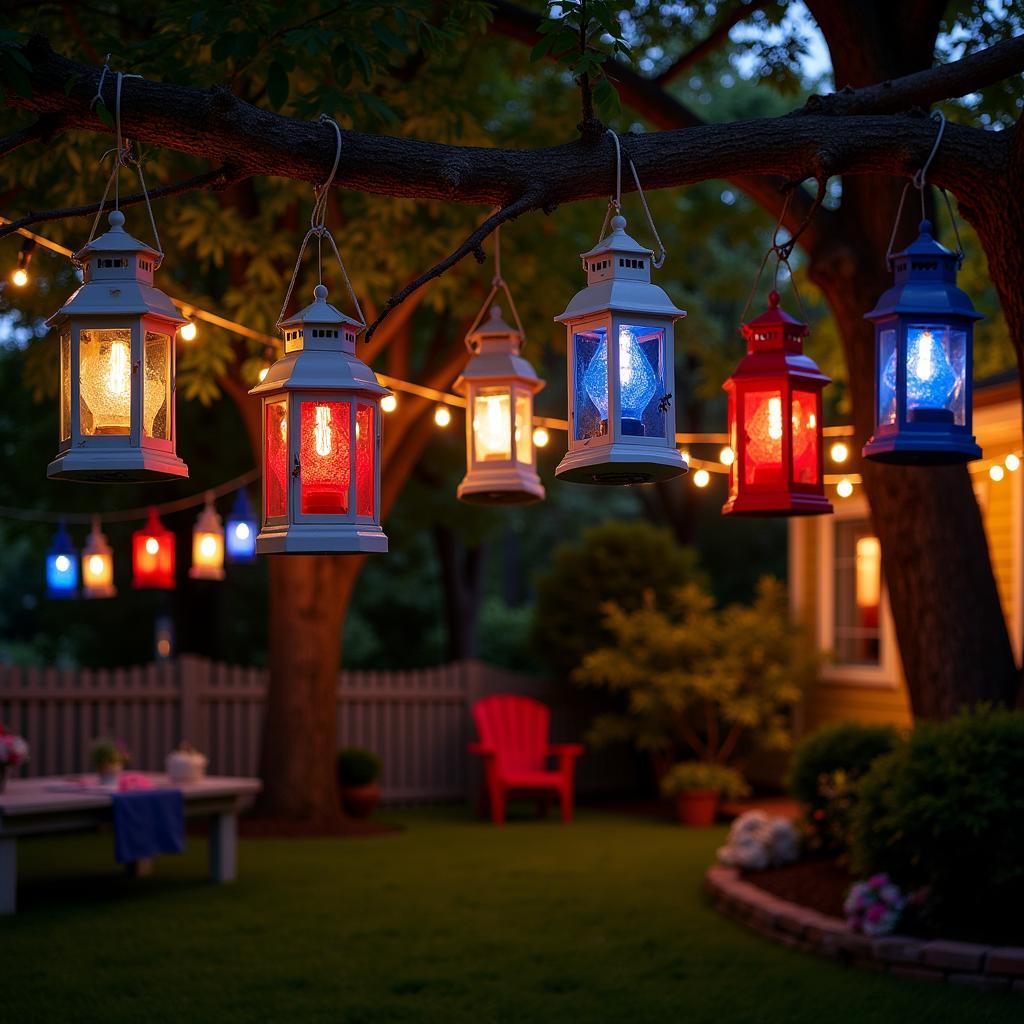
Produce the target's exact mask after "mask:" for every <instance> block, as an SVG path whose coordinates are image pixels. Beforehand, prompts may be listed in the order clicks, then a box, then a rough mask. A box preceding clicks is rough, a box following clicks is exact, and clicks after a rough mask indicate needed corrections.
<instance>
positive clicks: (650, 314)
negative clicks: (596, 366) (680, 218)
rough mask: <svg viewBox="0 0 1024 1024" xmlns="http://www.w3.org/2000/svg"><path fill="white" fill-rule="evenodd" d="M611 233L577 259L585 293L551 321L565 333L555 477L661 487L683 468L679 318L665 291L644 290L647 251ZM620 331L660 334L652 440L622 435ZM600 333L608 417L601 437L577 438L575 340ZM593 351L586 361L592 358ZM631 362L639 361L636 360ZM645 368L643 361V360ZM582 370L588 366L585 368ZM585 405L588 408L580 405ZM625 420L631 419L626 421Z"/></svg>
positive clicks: (616, 221) (618, 219)
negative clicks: (562, 441)
mask: <svg viewBox="0 0 1024 1024" xmlns="http://www.w3.org/2000/svg"><path fill="white" fill-rule="evenodd" d="M610 226H611V231H610V232H609V233H608V235H607V236H605V237H604V238H602V239H601V241H600V242H598V244H597V245H596V246H595V247H594V248H593V249H590V250H589V251H588V252H585V253H582V254H581V256H580V258H581V260H582V261H583V266H584V269H585V270H586V272H587V287H586V288H584V289H583V290H582V291H580V292H578V293H577V294H576V295H575V296H574V297H573V299H572V300H571V301H570V302H569V304H568V306H567V307H566V309H565V312H563V313H562V314H560V315H559V316H556V317H555V318H554V319H555V321H556V322H558V323H564V324H565V325H566V330H567V345H566V347H567V353H568V390H569V432H568V433H569V443H568V451H567V452H566V454H565V457H564V458H563V459H562V461H561V462H560V463H559V465H558V468H557V469H556V470H555V475H556V476H558V477H561V478H563V479H565V480H571V481H574V482H576V483H588V484H613V485H614V484H619V485H621V484H641V483H651V482H654V481H658V480H668V479H671V478H672V477H675V476H679V475H681V474H683V473H686V472H687V470H688V466H687V463H686V460H685V459H684V458H683V456H682V453H681V452H680V451H679V450H678V448H677V447H676V431H675V408H674V402H673V391H674V390H675V383H674V377H675V355H674V353H675V345H674V324H675V322H676V320H679V319H680V318H682V317H684V316H686V311H685V310H682V309H679V308H678V307H677V306H675V304H674V303H673V302H672V301H671V299H669V297H668V295H667V294H666V293H665V291H664V290H663V289H662V288H660V287H658V286H657V285H655V284H652V283H651V264H652V262H654V261H653V256H654V251H653V250H652V249H648V248H646V247H645V246H642V245H640V244H639V243H638V242H636V241H635V240H634V239H632V238H630V236H629V235H628V234H626V231H625V228H626V219H625V217H623V216H622V215H621V214H618V213H616V215H615V216H614V217H612V218H611V224H610ZM624 328H642V329H649V330H651V331H660V332H661V336H660V339H659V341H658V346H659V361H660V368H657V369H656V368H654V367H653V366H652V367H651V369H652V371H654V372H655V375H656V380H657V383H658V384H659V386H660V387H661V388H662V389H663V390H662V394H661V395H656V396H655V398H652V399H650V400H648V402H647V405H646V406H645V410H646V409H649V408H650V404H651V402H653V401H655V400H657V401H658V403H659V410H660V412H661V413H662V417H663V427H662V430H661V432H660V433H658V434H647V433H633V432H628V431H625V430H624V429H623V416H622V387H621V381H620V374H621V361H620V360H621V353H620V345H621V338H620V334H621V332H622V330H623V329H624ZM601 330H603V331H604V340H603V342H599V343H598V344H599V345H603V346H605V352H606V359H607V367H608V370H607V385H608V414H607V417H606V418H605V419H603V420H602V424H603V429H602V430H601V432H599V433H597V434H595V435H591V436H588V437H581V438H578V437H577V436H576V434H577V424H578V420H579V416H580V413H581V409H580V408H579V404H578V403H579V399H580V395H581V394H582V393H583V391H584V390H585V389H584V387H583V384H582V382H580V381H578V380H577V366H576V363H577V358H576V350H577V346H578V344H579V340H578V339H579V337H580V336H581V335H583V334H587V333H589V334H595V333H599V332H600V331H601ZM597 355H598V351H597V349H596V348H595V353H594V354H593V355H592V356H591V361H592V360H593V359H594V358H596V357H597ZM639 358H642V359H646V356H644V355H643V354H642V353H641V355H640V356H639ZM647 362H648V363H649V362H650V361H649V360H647ZM589 365H590V363H589V362H588V368H589ZM588 401H590V400H589V399H588ZM627 419H631V418H630V417H627Z"/></svg>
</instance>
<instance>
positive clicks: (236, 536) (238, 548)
mask: <svg viewBox="0 0 1024 1024" xmlns="http://www.w3.org/2000/svg"><path fill="white" fill-rule="evenodd" d="M224 551H225V554H226V556H227V560H228V561H229V562H253V561H255V559H256V517H255V516H254V515H253V514H252V506H251V505H250V504H249V495H248V493H247V492H246V490H245V488H244V487H243V488H242V489H241V490H240V491H239V492H238V496H237V497H236V498H235V505H234V508H232V510H231V515H229V516H228V521H227V525H226V527H225V529H224Z"/></svg>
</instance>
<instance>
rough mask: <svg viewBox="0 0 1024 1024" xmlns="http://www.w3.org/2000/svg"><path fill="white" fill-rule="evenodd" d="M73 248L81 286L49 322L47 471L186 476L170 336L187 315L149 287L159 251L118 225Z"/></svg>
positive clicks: (115, 220)
mask: <svg viewBox="0 0 1024 1024" xmlns="http://www.w3.org/2000/svg"><path fill="white" fill-rule="evenodd" d="M109 223H110V230H109V231H108V232H107V233H106V234H104V235H101V236H100V237H99V238H97V239H95V240H93V241H91V242H89V243H88V244H87V245H86V246H85V247H84V248H82V249H81V250H80V251H79V252H77V253H76V254H75V257H74V258H75V262H76V263H78V264H79V265H80V266H81V267H82V270H83V273H84V275H85V280H84V283H83V284H82V285H81V287H79V289H78V290H77V291H76V292H75V293H74V294H73V295H72V296H71V298H69V299H68V301H67V302H65V303H64V305H63V306H62V307H61V308H60V309H59V310H58V311H57V312H56V313H55V314H54V315H53V316H52V317H50V319H49V320H48V321H47V323H48V324H49V325H50V326H53V327H57V328H58V330H59V332H60V446H59V449H58V454H57V457H56V458H55V459H54V460H53V462H51V463H50V465H49V467H48V468H47V470H46V474H47V476H50V477H56V478H59V479H64V480H86V481H101V482H102V481H122V480H123V481H140V480H160V479H163V478H165V477H178V476H188V467H187V466H186V465H185V463H184V462H182V461H181V459H179V458H178V456H177V454H176V452H175V415H174V339H175V335H176V333H177V330H178V328H179V327H180V326H181V325H182V324H183V323H185V320H183V319H182V317H181V316H179V315H178V311H177V309H176V308H175V307H174V304H173V303H172V302H171V300H170V299H169V298H168V297H167V296H166V295H165V294H164V293H163V292H162V291H160V290H159V289H158V288H155V287H154V286H153V275H154V273H155V271H156V269H157V267H158V266H159V265H160V261H161V259H162V258H163V257H162V256H161V254H160V253H159V252H157V250H156V249H153V248H151V247H150V246H148V245H145V244H144V243H143V242H140V241H138V239H135V238H132V236H131V235H129V234H128V233H127V232H126V231H125V230H124V214H123V213H121V212H120V210H114V211H112V212H111V214H110V217H109Z"/></svg>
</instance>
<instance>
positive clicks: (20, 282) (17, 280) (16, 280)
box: [11, 267, 28, 288]
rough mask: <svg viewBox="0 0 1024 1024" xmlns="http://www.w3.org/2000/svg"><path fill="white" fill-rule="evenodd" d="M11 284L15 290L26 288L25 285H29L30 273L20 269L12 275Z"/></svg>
mask: <svg viewBox="0 0 1024 1024" xmlns="http://www.w3.org/2000/svg"><path fill="white" fill-rule="evenodd" d="M11 283H12V284H13V285H14V286H15V288H24V287H25V285H27V284H28V271H27V270H24V269H23V268H22V267H18V269H17V270H16V271H15V272H14V273H13V274H11Z"/></svg>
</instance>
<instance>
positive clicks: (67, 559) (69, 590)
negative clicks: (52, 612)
mask: <svg viewBox="0 0 1024 1024" xmlns="http://www.w3.org/2000/svg"><path fill="white" fill-rule="evenodd" d="M46 594H47V597H56V598H63V597H77V596H78V553H77V552H76V551H75V549H74V547H73V545H72V544H71V538H70V537H69V536H68V533H67V530H66V529H65V528H64V524H63V523H61V525H60V526H59V527H58V528H57V532H56V533H55V534H54V535H53V544H51V545H50V550H49V551H48V552H47V553H46Z"/></svg>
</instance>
